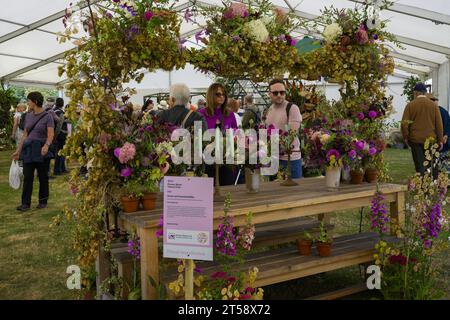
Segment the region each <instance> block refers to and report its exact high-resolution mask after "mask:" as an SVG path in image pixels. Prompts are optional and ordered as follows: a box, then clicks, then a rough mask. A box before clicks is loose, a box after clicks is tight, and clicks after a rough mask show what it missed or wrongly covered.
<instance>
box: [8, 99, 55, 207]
mask: <svg viewBox="0 0 450 320" xmlns="http://www.w3.org/2000/svg"><path fill="white" fill-rule="evenodd" d="M27 99H28V106H29V109H30V110H31V112H29V113H28V114H27V116H26V118H25V130H24V134H23V136H22V138H21V140H20V142H19V145H18V147H17V150H16V152H14V154H13V155H12V158H13V159H14V160H18V159H19V158H20V159H21V160H22V161H23V175H24V179H23V191H22V205H20V206H19V207H17V210H19V211H27V210H29V209H30V206H31V195H32V193H33V180H34V172H35V170H37V172H38V176H39V204H38V206H37V209H42V208H45V207H46V206H47V200H48V197H49V187H48V167H47V161H46V158H48V156H49V151H48V148H49V146H50V145H51V144H52V141H53V137H54V128H55V119H54V117H53V116H52V114H51V113H49V112H47V111H44V109H43V108H42V104H43V102H44V97H43V96H42V94H41V93H39V92H30V93H29V94H28V96H27Z"/></svg>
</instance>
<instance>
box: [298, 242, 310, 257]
mask: <svg viewBox="0 0 450 320" xmlns="http://www.w3.org/2000/svg"><path fill="white" fill-rule="evenodd" d="M297 247H298V253H300V255H302V256H310V255H311V247H312V241H311V240H307V239H297Z"/></svg>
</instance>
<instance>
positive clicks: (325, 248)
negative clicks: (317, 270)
mask: <svg viewBox="0 0 450 320" xmlns="http://www.w3.org/2000/svg"><path fill="white" fill-rule="evenodd" d="M316 245H317V251H318V252H319V256H321V257H328V256H329V255H330V254H331V243H329V242H327V243H323V242H317V244H316Z"/></svg>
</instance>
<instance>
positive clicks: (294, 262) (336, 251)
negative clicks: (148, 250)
mask: <svg viewBox="0 0 450 320" xmlns="http://www.w3.org/2000/svg"><path fill="white" fill-rule="evenodd" d="M378 241H379V236H378V234H376V233H370V232H369V233H359V234H353V235H349V236H342V237H338V238H335V239H334V242H333V247H332V251H331V255H330V256H329V257H320V256H319V255H318V254H317V250H316V247H315V246H313V250H312V255H311V256H300V255H299V254H298V251H297V247H296V246H293V245H290V246H288V247H285V248H280V249H274V250H268V251H264V252H259V253H253V254H249V255H247V257H246V262H245V263H244V264H237V263H234V264H231V265H230V268H231V270H240V271H247V270H248V269H250V268H253V267H257V268H258V269H259V273H258V277H257V279H256V283H255V286H257V287H263V286H267V285H271V284H274V283H280V282H284V281H288V280H293V279H298V278H303V277H307V276H311V275H314V274H319V273H322V272H327V271H332V270H336V269H340V268H344V267H348V266H352V265H357V264H361V263H368V262H371V261H373V254H374V246H375V244H376V243H377V242H378ZM197 266H198V267H201V268H202V269H203V274H204V275H205V276H207V277H209V276H210V275H211V274H213V273H214V272H216V271H218V265H217V264H216V263H213V262H201V263H198V264H197ZM176 275H177V272H176V270H175V269H173V270H169V271H168V272H167V273H166V274H165V275H163V279H164V282H170V281H173V280H174V279H175V277H176Z"/></svg>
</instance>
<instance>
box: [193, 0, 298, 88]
mask: <svg viewBox="0 0 450 320" xmlns="http://www.w3.org/2000/svg"><path fill="white" fill-rule="evenodd" d="M202 10H203V13H204V15H205V16H206V17H207V18H208V19H207V26H206V30H205V37H202V38H201V40H200V41H202V42H203V43H204V44H205V45H206V46H205V47H204V48H202V49H191V50H190V58H189V62H190V63H192V64H193V65H194V66H195V67H196V68H197V69H199V70H201V71H203V72H212V73H214V74H216V75H218V76H221V77H224V78H242V77H250V78H251V79H252V80H254V81H263V80H268V79H270V78H273V77H275V76H283V75H284V73H286V72H287V71H288V70H289V69H290V67H292V65H293V64H294V63H295V60H296V58H297V50H296V48H295V47H294V46H295V44H296V41H295V40H294V39H293V38H292V37H291V36H290V31H291V30H293V29H294V27H295V18H294V16H292V15H290V14H287V13H285V12H283V11H282V10H279V9H277V8H275V7H274V6H273V5H272V4H271V3H270V1H267V0H255V1H248V2H247V4H242V3H231V1H227V2H225V7H223V8H209V9H202Z"/></svg>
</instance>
